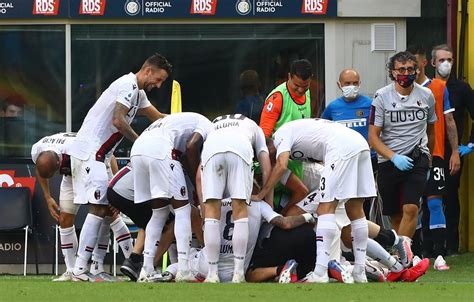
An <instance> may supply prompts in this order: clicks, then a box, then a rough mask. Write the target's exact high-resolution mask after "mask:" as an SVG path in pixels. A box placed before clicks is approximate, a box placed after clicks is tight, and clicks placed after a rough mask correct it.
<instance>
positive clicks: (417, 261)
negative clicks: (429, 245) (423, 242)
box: [413, 256, 421, 266]
mask: <svg viewBox="0 0 474 302" xmlns="http://www.w3.org/2000/svg"><path fill="white" fill-rule="evenodd" d="M420 261H421V258H420V257H418V256H415V257H413V266H417V265H418V263H420Z"/></svg>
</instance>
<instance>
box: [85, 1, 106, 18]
mask: <svg viewBox="0 0 474 302" xmlns="http://www.w3.org/2000/svg"><path fill="white" fill-rule="evenodd" d="M104 12H105V0H81V2H80V4H79V15H91V16H103V15H104Z"/></svg>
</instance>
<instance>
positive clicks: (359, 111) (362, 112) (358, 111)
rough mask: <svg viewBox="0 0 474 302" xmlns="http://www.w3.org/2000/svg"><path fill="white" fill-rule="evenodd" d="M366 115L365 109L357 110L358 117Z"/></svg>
mask: <svg viewBox="0 0 474 302" xmlns="http://www.w3.org/2000/svg"><path fill="white" fill-rule="evenodd" d="M364 115H365V113H364V110H357V111H356V116H357V117H363V116H364Z"/></svg>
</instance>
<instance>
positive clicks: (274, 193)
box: [32, 54, 430, 283]
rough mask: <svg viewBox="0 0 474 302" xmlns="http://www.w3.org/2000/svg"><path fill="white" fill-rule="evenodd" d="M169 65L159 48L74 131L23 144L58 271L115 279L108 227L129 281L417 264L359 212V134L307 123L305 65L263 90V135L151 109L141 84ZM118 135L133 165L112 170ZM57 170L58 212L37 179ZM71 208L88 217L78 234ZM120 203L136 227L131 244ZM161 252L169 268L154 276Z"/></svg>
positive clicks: (364, 194) (370, 275) (398, 277)
mask: <svg viewBox="0 0 474 302" xmlns="http://www.w3.org/2000/svg"><path fill="white" fill-rule="evenodd" d="M402 63H406V61H405V62H402ZM171 72H172V67H171V65H170V64H169V63H168V61H167V60H166V59H165V58H164V57H163V56H161V55H159V54H155V55H153V56H151V57H150V58H148V59H147V60H146V61H145V63H144V64H143V66H142V68H141V69H140V71H138V72H137V73H136V74H133V73H130V74H128V75H125V76H123V77H121V78H119V79H118V80H116V81H115V82H114V83H112V84H111V85H110V87H109V88H107V90H105V91H104V93H103V94H102V95H101V97H100V98H99V100H98V101H97V102H96V103H95V104H94V106H93V107H92V108H91V110H90V111H89V112H88V114H87V116H86V118H85V120H84V123H83V124H82V126H81V128H80V130H79V131H78V133H77V134H74V133H59V134H54V135H52V136H49V137H46V138H44V139H42V140H40V141H39V142H38V143H36V144H35V145H34V146H33V147H32V159H33V161H34V162H35V163H36V169H37V175H38V176H39V179H40V184H41V186H42V188H43V191H44V194H45V198H46V201H47V202H48V208H49V209H50V212H51V214H52V215H53V217H55V218H56V219H58V220H59V224H60V230H61V232H60V234H61V248H62V250H63V255H64V257H65V263H66V267H67V271H66V272H65V273H64V274H63V275H62V276H61V277H60V278H58V279H56V280H58V281H68V280H74V281H114V280H115V279H114V278H113V277H112V276H110V275H108V274H107V273H106V272H105V271H104V268H103V261H104V256H105V251H106V249H107V244H108V235H109V232H110V229H112V231H113V232H114V236H115V239H116V240H117V241H118V243H119V245H120V247H121V249H122V251H123V253H124V255H125V257H126V260H125V262H124V264H123V265H122V267H121V271H122V272H123V273H124V274H125V275H127V276H129V277H130V279H132V280H134V281H135V280H136V281H138V282H168V281H173V280H174V281H176V282H200V281H203V282H209V283H218V282H234V283H241V282H245V281H247V282H259V281H267V280H276V281H279V282H281V283H289V282H306V283H327V282H329V279H330V278H333V279H336V280H338V281H340V282H344V283H366V282H368V279H369V280H373V281H391V282H394V281H415V280H417V279H418V278H419V277H420V276H421V275H423V274H424V273H425V272H426V270H427V269H428V266H429V260H428V259H423V260H420V261H419V262H417V263H413V261H412V260H413V253H412V252H411V248H410V244H411V240H410V239H409V238H408V237H406V236H399V235H397V233H396V232H395V231H394V230H386V229H384V228H383V227H381V226H379V225H377V224H375V223H373V222H371V221H368V220H367V219H366V215H365V213H364V208H363V205H364V202H366V200H370V199H373V198H375V197H376V195H377V194H376V186H375V179H374V175H373V168H372V162H371V149H370V147H369V145H368V143H367V140H366V139H365V138H364V137H363V136H362V135H361V134H359V133H358V132H356V131H354V130H352V129H350V128H348V127H345V126H344V125H342V124H340V123H336V122H332V121H328V120H323V119H311V118H309V116H310V115H309V114H308V109H307V108H309V93H308V88H309V83H310V81H311V64H310V63H309V62H308V61H307V60H299V61H296V62H295V63H294V64H293V65H292V67H291V70H290V73H289V76H288V77H289V78H288V82H286V83H284V84H282V85H280V86H279V87H277V88H276V89H275V90H274V91H273V92H272V94H271V95H270V96H269V98H268V99H267V102H266V104H265V106H266V107H265V108H264V110H263V113H262V122H263V124H265V125H266V126H265V127H264V129H266V130H267V131H265V132H268V125H271V126H270V127H271V128H273V129H271V132H272V133H271V135H265V134H267V133H265V132H264V130H262V128H261V127H259V125H257V124H256V123H255V122H254V121H252V120H251V119H249V118H247V117H245V116H244V115H241V114H226V115H222V116H219V117H216V118H215V119H214V120H213V121H212V122H211V121H210V120H209V119H208V118H206V117H204V116H202V115H200V114H198V113H192V112H184V113H175V114H170V115H164V114H162V113H160V112H159V111H158V110H157V109H156V108H155V107H154V106H153V105H152V104H151V103H150V102H149V101H148V99H147V97H146V93H145V90H146V91H149V90H151V89H153V88H155V87H156V88H159V87H160V86H161V83H162V82H163V81H165V80H166V78H167V77H168V76H169V74H170V73H171ZM273 95H276V97H272V96H273ZM272 100H273V102H274V103H272ZM278 102H279V103H278ZM305 104H306V105H305ZM420 108H421V109H419V110H426V111H427V112H428V111H429V110H430V108H428V107H426V108H424V107H423V108H422V107H420ZM274 110H278V113H277V114H276V115H275V114H274V113H275V112H274ZM136 114H138V115H145V116H146V117H148V119H149V120H150V121H151V122H152V123H151V125H150V126H149V127H148V128H147V129H145V131H143V133H142V134H141V135H140V136H139V135H137V134H136V133H135V131H134V130H133V129H132V128H131V127H130V123H131V121H132V120H133V118H134V116H135V115H136ZM376 118H380V117H378V116H377V117H376ZM427 118H428V114H427V113H426V114H425V121H424V122H425V124H426V123H427V120H426V119H427ZM272 119H273V122H272ZM382 119H383V117H382ZM382 124H383V123H382ZM377 125H378V124H377ZM266 136H267V137H266ZM123 137H125V138H126V139H129V140H131V141H133V146H132V149H131V154H130V165H129V166H126V167H123V168H122V169H121V170H119V171H117V170H118V169H117V167H116V165H114V159H113V152H114V149H115V147H116V146H117V145H118V144H119V143H120V141H121V139H122V138H123ZM382 138H383V137H382ZM425 147H426V144H425ZM426 149H427V148H426ZM300 162H302V163H303V164H301V163H300ZM256 163H258V164H256ZM56 171H59V172H60V173H61V174H63V180H62V183H61V190H60V197H59V209H58V207H57V204H56V202H55V200H54V199H53V198H52V197H51V195H50V193H49V186H48V181H47V179H48V178H50V177H52V175H53V174H54V173H55V172H56ZM302 171H304V172H305V173H304V174H305V177H304V182H303V179H302V178H303V177H302V175H301V174H302V173H301V172H302ZM278 185H279V186H284V187H286V190H287V191H286V192H284V191H281V192H283V193H281V192H280V191H278V190H277V189H275V190H274V188H276V187H277V186H278ZM303 196H306V197H304V198H303ZM277 199H278V202H276V200H277ZM80 204H89V213H88V215H87V218H86V220H85V222H84V226H83V228H82V230H81V234H80V237H79V240H78V239H77V237H76V233H75V229H74V223H73V222H74V217H75V214H76V213H77V209H78V207H79V205H80ZM282 209H284V210H283V211H281V212H282V213H283V214H285V216H283V215H282V214H279V213H278V212H279V211H280V210H282ZM58 210H59V213H58ZM119 211H120V212H122V213H124V214H125V215H127V216H128V217H130V218H131V219H132V220H133V222H134V223H135V224H136V225H137V226H138V227H139V228H140V229H141V231H140V232H139V235H138V238H137V240H136V242H135V245H132V241H131V235H130V233H129V231H128V228H127V226H126V225H125V223H124V222H123V220H122V218H121V216H120V215H119V214H118V212H119ZM174 241H175V242H176V243H175V244H174V243H173V242H174ZM388 249H391V250H393V251H395V253H396V255H395V256H393V255H391V254H390V253H389V252H388V251H387V250H388ZM166 251H169V253H170V257H171V260H172V262H173V264H172V265H170V266H169V267H168V268H167V269H166V271H160V270H158V268H157V265H156V264H157V261H158V259H160V258H161V256H162V255H163V254H164V252H166ZM342 252H344V256H345V257H342ZM91 258H92V265H91V267H90V269H89V261H90V260H91Z"/></svg>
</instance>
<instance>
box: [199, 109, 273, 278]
mask: <svg viewBox="0 0 474 302" xmlns="http://www.w3.org/2000/svg"><path fill="white" fill-rule="evenodd" d="M254 155H255V157H256V158H257V159H258V162H259V163H260V166H261V169H262V177H263V180H264V181H266V180H267V178H268V176H269V175H270V171H271V164H270V158H269V155H268V149H267V146H266V143H265V137H264V135H263V131H262V129H260V128H259V127H258V126H257V124H256V123H255V122H254V121H252V120H251V119H249V118H246V117H245V116H243V115H241V114H232V115H223V116H219V117H217V118H216V119H215V120H214V131H212V132H211V133H210V134H209V137H208V139H207V140H206V142H205V143H204V147H203V151H202V156H201V161H202V163H201V165H202V168H201V169H202V175H201V178H202V179H201V181H202V194H203V199H202V200H203V201H204V217H205V223H204V244H205V246H206V257H207V259H208V261H209V272H208V274H207V277H206V282H213V283H216V282H219V275H218V274H217V267H218V261H219V247H220V246H221V245H220V241H221V238H220V236H219V229H220V226H219V219H220V218H221V201H222V199H223V198H224V197H227V196H230V198H231V199H232V218H233V219H234V222H233V223H234V232H233V235H232V243H233V254H234V261H235V265H234V276H233V278H232V281H233V282H235V283H240V282H243V281H245V271H244V263H245V251H246V248H247V242H248V234H249V226H248V213H247V204H249V203H250V196H251V193H252V186H253V171H252V159H253V158H254ZM272 193H273V192H270V193H269V194H266V196H265V197H266V202H268V203H269V204H273V194H272ZM227 194H228V195H227ZM229 219H230V217H229Z"/></svg>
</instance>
